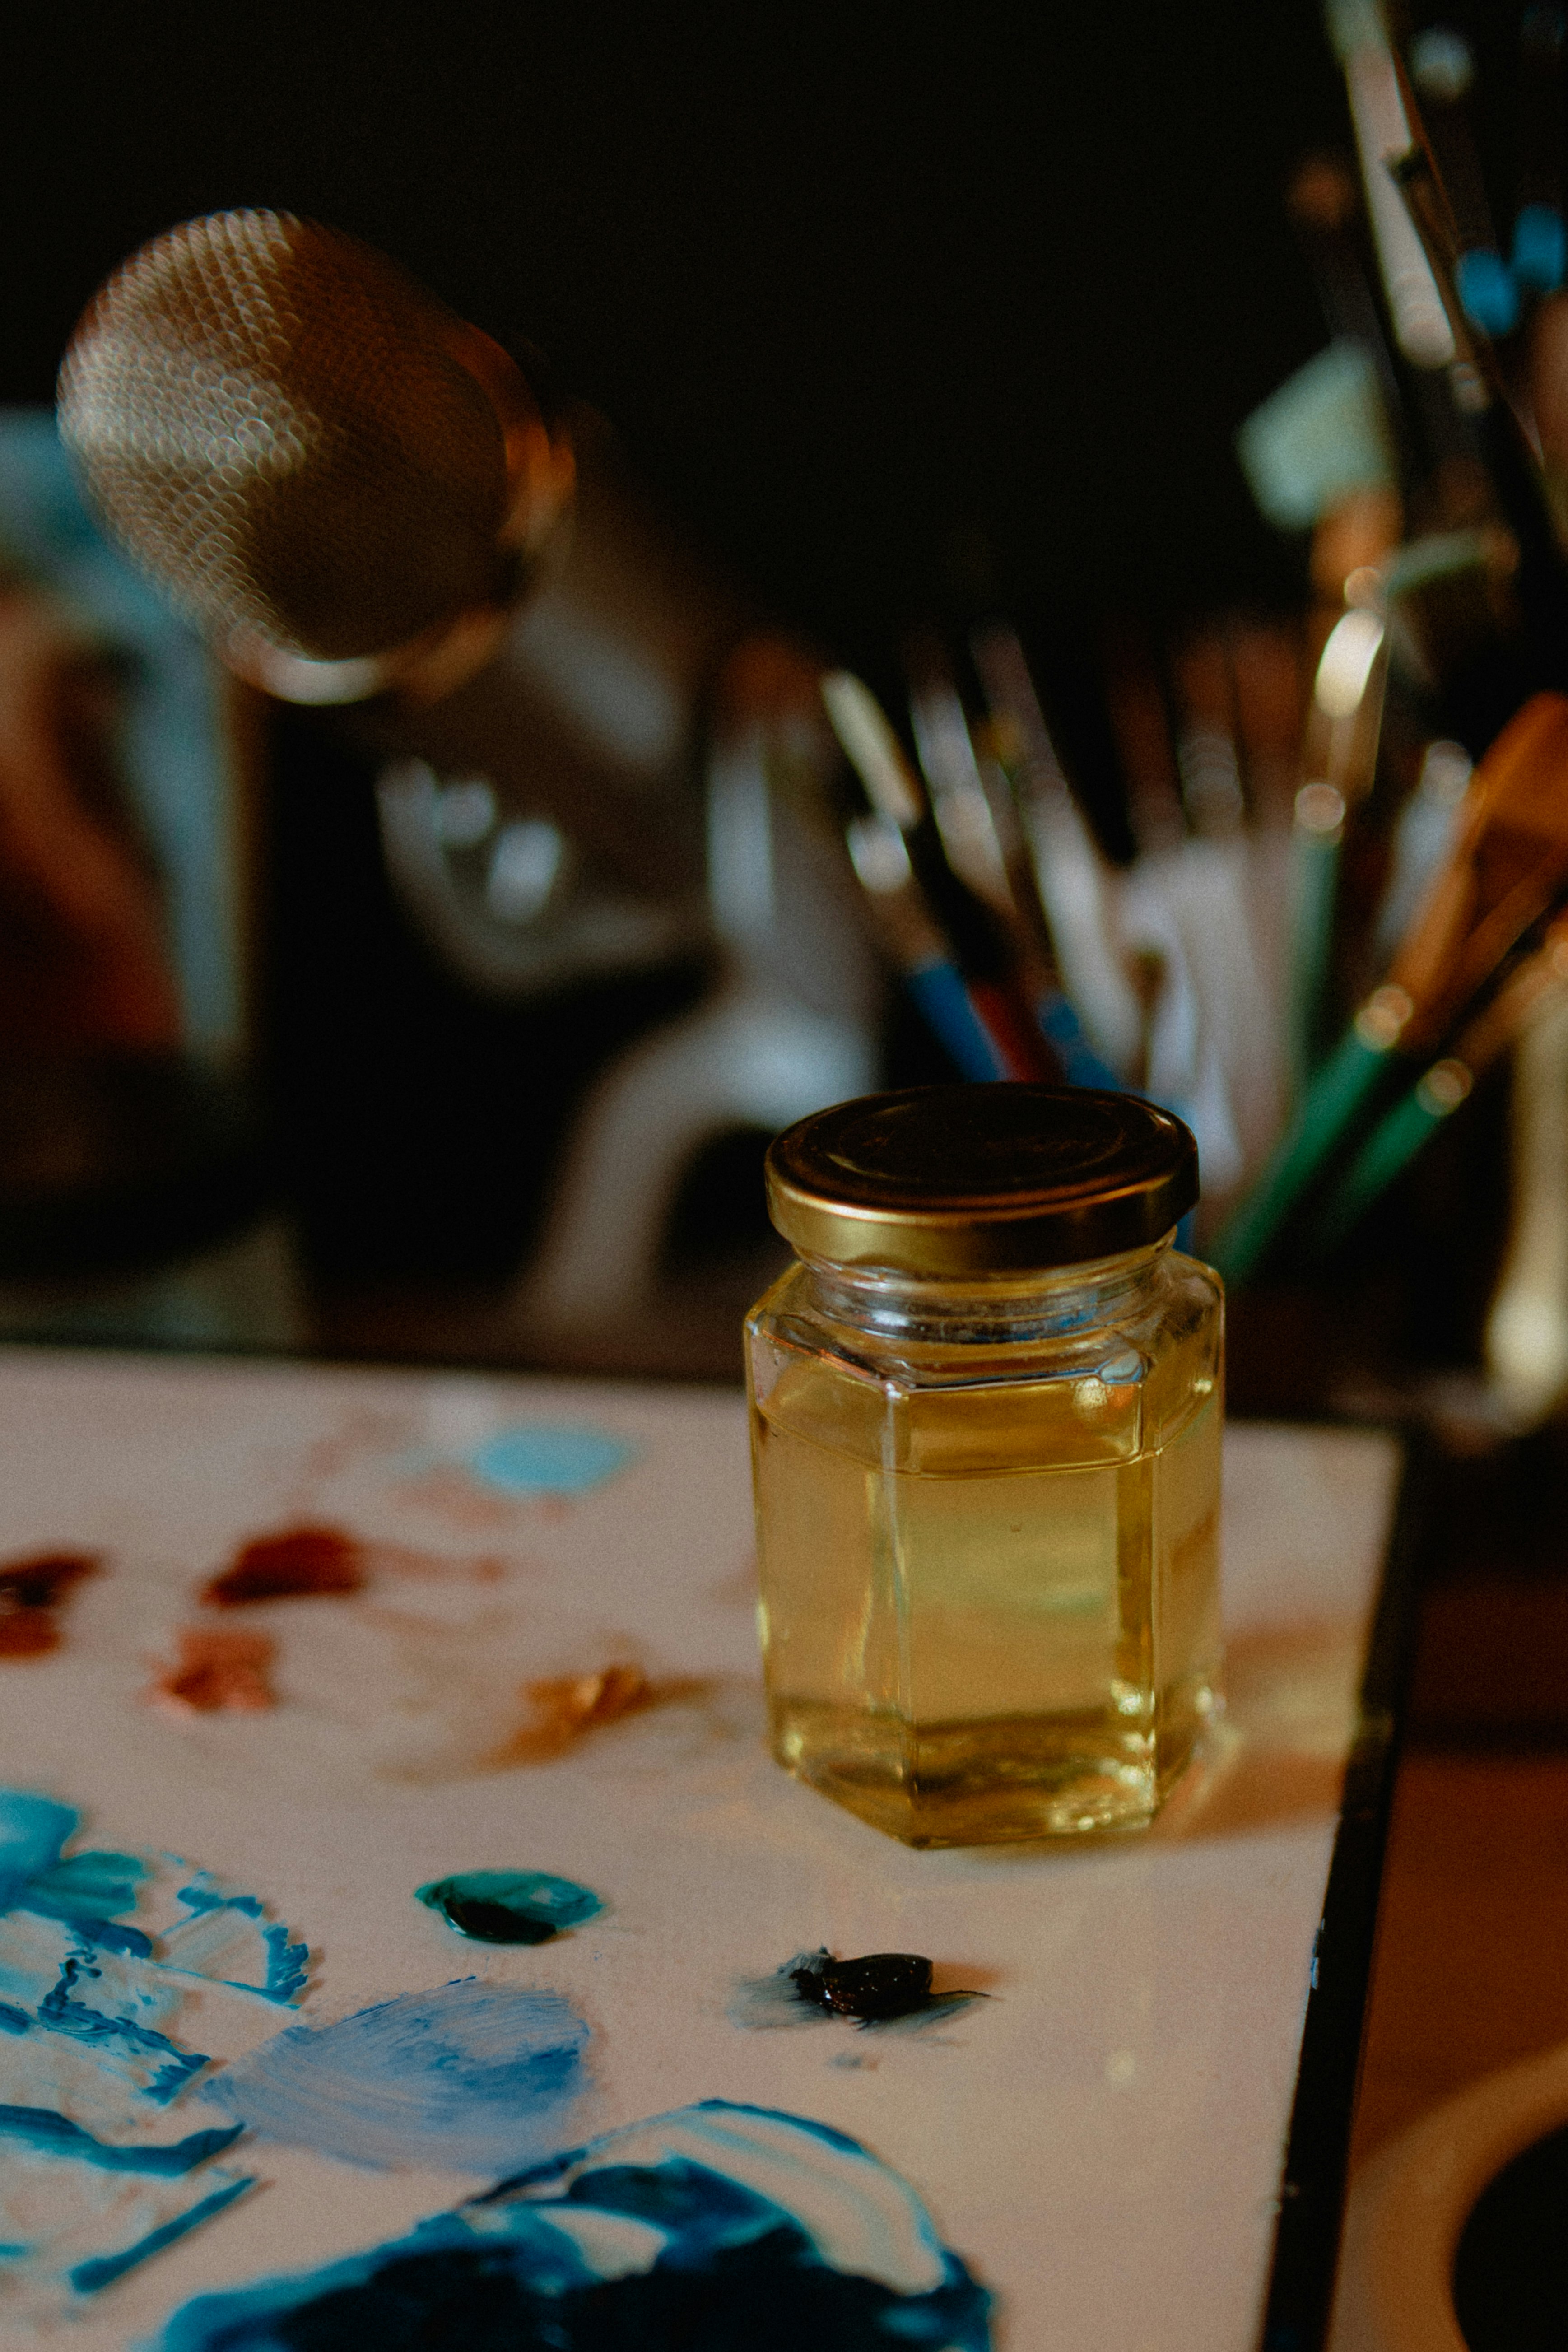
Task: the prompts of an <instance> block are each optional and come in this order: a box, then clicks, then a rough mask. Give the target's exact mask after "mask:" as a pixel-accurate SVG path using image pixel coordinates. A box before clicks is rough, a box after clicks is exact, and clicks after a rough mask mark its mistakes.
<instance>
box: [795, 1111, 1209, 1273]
mask: <svg viewBox="0 0 1568 2352" xmlns="http://www.w3.org/2000/svg"><path fill="white" fill-rule="evenodd" d="M767 1182H768V1213H769V1215H770V1216H771V1217H772V1219H773V1223H774V1224H775V1225H776V1226H777V1227H778V1230H779V1232H780V1233H781V1234H783V1235H784V1239H785V1240H786V1241H787V1242H790V1243H791V1244H793V1245H794V1246H795V1249H796V1250H798V1251H799V1252H800V1253H801V1255H803V1256H805V1257H814V1258H826V1259H828V1260H829V1261H831V1262H832V1263H834V1264H836V1265H865V1266H875V1265H884V1266H888V1267H890V1268H893V1269H896V1270H897V1271H899V1272H900V1273H904V1274H914V1275H948V1274H1006V1273H1020V1274H1021V1273H1026V1272H1027V1271H1028V1270H1029V1269H1030V1268H1032V1267H1045V1266H1057V1265H1077V1264H1079V1263H1080V1262H1082V1261H1083V1260H1086V1259H1089V1258H1100V1257H1114V1256H1116V1255H1118V1254H1119V1253H1120V1252H1121V1251H1123V1250H1132V1249H1142V1248H1145V1247H1147V1246H1148V1245H1149V1244H1151V1243H1153V1242H1157V1241H1158V1240H1160V1238H1161V1237H1162V1235H1163V1234H1168V1233H1169V1232H1170V1230H1171V1228H1172V1226H1173V1224H1174V1223H1176V1221H1177V1219H1178V1218H1179V1217H1182V1216H1184V1215H1185V1213H1186V1212H1187V1210H1189V1209H1190V1208H1191V1207H1192V1205H1193V1203H1194V1201H1195V1200H1196V1199H1197V1197H1198V1152H1197V1146H1196V1144H1195V1143H1194V1140H1193V1139H1192V1136H1191V1134H1190V1133H1189V1131H1188V1130H1187V1129H1186V1128H1184V1126H1183V1124H1182V1122H1181V1120H1180V1119H1179V1118H1172V1116H1171V1114H1170V1112H1169V1111H1164V1110H1158V1109H1156V1108H1155V1107H1154V1105H1153V1104H1152V1103H1149V1102H1144V1101H1142V1100H1141V1099H1140V1097H1137V1096H1136V1095H1121V1094H1109V1093H1103V1094H1102V1093H1100V1092H1098V1091H1096V1090H1093V1089H1091V1088H1089V1087H1037V1086H1028V1085H1023V1084H1001V1085H992V1086H967V1087H963V1086H955V1087H906V1088H905V1089H904V1090H903V1091H902V1092H900V1093H898V1094H886V1095H865V1096H862V1097H860V1099H859V1100H858V1101H856V1102H846V1103H837V1104H835V1106H834V1107H833V1108H832V1109H830V1110H819V1111H816V1112H814V1113H813V1115H812V1116H811V1118H803V1119H798V1120H797V1121H796V1122H795V1126H794V1127H791V1128H787V1129H785V1130H784V1134H783V1135H781V1136H779V1137H778V1138H777V1139H776V1140H775V1141H774V1142H773V1146H772V1148H771V1150H769V1152H768V1161H767Z"/></svg>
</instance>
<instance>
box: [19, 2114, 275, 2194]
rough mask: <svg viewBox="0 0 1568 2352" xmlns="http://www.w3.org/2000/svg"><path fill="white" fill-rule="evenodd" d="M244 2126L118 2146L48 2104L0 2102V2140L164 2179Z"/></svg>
mask: <svg viewBox="0 0 1568 2352" xmlns="http://www.w3.org/2000/svg"><path fill="white" fill-rule="evenodd" d="M244 2129H245V2126H244V2125H243V2124H229V2125H227V2126H215V2127H214V2128H213V2129H212V2130H211V2131H199V2132H188V2133H187V2134H186V2135H185V2137H184V2139H177V2140H171V2141H165V2142H164V2143H163V2146H161V2147H152V2146H148V2145H145V2144H144V2145H142V2146H141V2147H137V2146H135V2145H133V2144H132V2145H129V2146H122V2147H117V2146H116V2145H115V2144H114V2142H113V2141H111V2140H102V2139H95V2138H94V2137H93V2136H92V2134H91V2132H89V2131H84V2130H83V2128H82V2126H81V2125H80V2124H76V2123H72V2121H71V2119H70V2117H69V2116H62V2115H58V2114H57V2113H56V2111H55V2109H54V2108H53V2107H8V2106H0V2139H12V2140H18V2139H19V2140H21V2141H23V2142H24V2143H25V2144H26V2146H27V2147H36V2148H41V2149H42V2150H43V2152H44V2153H45V2155H47V2156H74V2157H75V2158H77V2159H78V2161H79V2162H80V2163H82V2164H91V2165H95V2166H96V2167H97V2168H98V2169H99V2170H100V2172H149V2173H153V2174H156V2175H158V2176H159V2177H161V2178H162V2179H167V2180H173V2179H178V2178H179V2177H180V2175H181V2174H183V2173H186V2172H194V2171H195V2168H196V2166H197V2165H198V2164H205V2162H206V2161H207V2158H209V2157H213V2156H216V2155H217V2153H218V2151H219V2150H220V2149H221V2148H226V2147H229V2146H230V2145H231V2143H232V2142H233V2141H235V2140H237V2138H238V2137H239V2135H240V2133H241V2132H242V2131H243V2130H244Z"/></svg>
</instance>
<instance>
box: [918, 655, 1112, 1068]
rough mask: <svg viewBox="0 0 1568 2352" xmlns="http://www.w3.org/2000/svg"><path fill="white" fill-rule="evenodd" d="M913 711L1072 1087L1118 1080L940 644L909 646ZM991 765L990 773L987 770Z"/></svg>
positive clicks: (951, 839)
mask: <svg viewBox="0 0 1568 2352" xmlns="http://www.w3.org/2000/svg"><path fill="white" fill-rule="evenodd" d="M910 673H911V677H910V720H911V723H912V725H913V728H914V735H915V743H916V748H917V750H918V751H919V754H920V761H921V770H922V771H923V772H924V775H925V779H926V782H927V783H928V784H929V785H930V787H931V809H932V814H933V815H934V817H935V820H936V825H937V830H938V832H939V833H940V835H941V836H942V846H943V848H944V849H945V851H946V853H947V857H948V862H949V864H950V865H951V866H952V867H953V869H954V871H955V872H956V873H957V874H958V875H959V877H960V878H961V879H962V880H963V881H965V882H967V883H968V884H969V886H970V887H971V888H972V889H973V891H974V892H975V894H976V896H977V897H979V898H982V899H984V902H985V904H986V905H987V906H989V907H990V908H991V909H992V912H993V913H994V915H995V917H996V919H997V920H998V922H999V923H1000V924H1001V926H1002V928H1003V930H1004V932H1005V935H1006V937H1007V939H1008V941H1009V945H1010V949H1011V953H1012V960H1013V964H1014V969H1015V971H1016V977H1017V981H1018V984H1019V986H1020V988H1021V990H1022V992H1023V993H1024V995H1025V996H1026V1000H1027V1002H1028V1003H1030V1004H1031V1005H1032V1006H1033V1008H1034V1014H1035V1020H1036V1023H1037V1025H1038V1027H1039V1030H1040V1033H1041V1034H1042V1035H1043V1036H1044V1038H1045V1039H1046V1041H1047V1045H1048V1046H1049V1047H1050V1048H1051V1050H1052V1052H1053V1053H1054V1055H1055V1056H1056V1058H1057V1059H1058V1061H1059V1063H1060V1064H1061V1066H1062V1071H1063V1074H1064V1076H1066V1078H1067V1081H1068V1085H1069V1086H1079V1087H1110V1088H1112V1089H1114V1088H1116V1087H1120V1085H1121V1079H1120V1078H1119V1077H1118V1076H1117V1074H1116V1072H1115V1071H1114V1070H1112V1069H1111V1068H1110V1067H1109V1066H1108V1065H1107V1064H1106V1063H1105V1062H1104V1061H1103V1060H1102V1058H1101V1057H1100V1055H1098V1054H1097V1053H1096V1052H1095V1050H1094V1046H1093V1045H1092V1043H1091V1042H1090V1040H1089V1036H1088V1034H1087V1033H1086V1031H1085V1029H1084V1026H1083V1024H1082V1022H1081V1021H1080V1019H1079V1014H1078V1010H1077V1008H1076V1006H1075V1005H1074V1004H1073V1003H1072V1002H1071V999H1070V998H1069V997H1068V995H1067V993H1066V992H1065V991H1064V989H1063V987H1062V984H1061V979H1060V975H1059V972H1058V968H1057V961H1056V956H1055V952H1054V944H1053V941H1052V939H1051V932H1050V925H1049V922H1048V919H1047V916H1046V913H1045V909H1044V907H1043V905H1042V903H1041V899H1040V896H1039V892H1038V890H1037V886H1036V878H1035V870H1034V866H1033V863H1032V861H1031V858H1030V855H1029V846H1028V843H1027V841H1026V837H1025V834H1024V829H1023V825H1022V824H1021V822H1020V819H1019V814H1018V809H1017V805H1016V802H1015V800H1014V798H1013V795H1012V792H1011V790H1010V788H1009V784H1008V780H1007V777H1006V774H1005V771H1004V769H1003V767H1002V765H1001V763H1000V762H998V761H995V760H993V759H990V758H989V757H987V758H986V759H985V760H984V763H983V761H982V757H981V754H980V752H979V751H978V750H977V747H976V745H975V741H974V738H973V733H972V731H971V729H970V724H969V718H968V714H967V712H966V711H965V709H964V707H963V700H962V698H961V697H960V695H959V692H958V688H957V686H956V685H955V683H954V681H953V677H952V671H951V670H950V669H949V667H948V666H947V663H946V660H945V657H944V656H943V654H942V648H941V646H940V645H939V644H937V642H936V641H935V640H934V639H932V638H931V637H929V636H928V637H921V638H918V639H916V640H915V641H914V642H913V643H912V644H911V646H910ZM987 771H989V778H988V775H987Z"/></svg>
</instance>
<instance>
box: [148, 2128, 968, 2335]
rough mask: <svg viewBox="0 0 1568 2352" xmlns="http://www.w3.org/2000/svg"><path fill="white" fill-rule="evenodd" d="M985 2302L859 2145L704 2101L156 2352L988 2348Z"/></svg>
mask: <svg viewBox="0 0 1568 2352" xmlns="http://www.w3.org/2000/svg"><path fill="white" fill-rule="evenodd" d="M989 2305H990V2298H989V2296H988V2295H987V2294H986V2293H985V2290H984V2288H983V2287H982V2286H980V2285H979V2284H977V2282H976V2281H975V2280H974V2279H973V2277H972V2275H971V2274H970V2273H969V2271H968V2270H967V2268H966V2267H965V2265H964V2264H963V2262H962V2261H961V2260H960V2259H959V2257H958V2256H957V2255H956V2254H954V2253H952V2252H949V2251H948V2250H947V2249H946V2248H945V2247H944V2246H942V2243H941V2242H940V2241H939V2239H938V2238H937V2235H936V2232H935V2231H934V2230H933V2228H932V2226H931V2221H930V2218H929V2216H928V2215H927V2214H926V2212H925V2210H924V2208H923V2207H922V2206H921V2202H920V2200H919V2199H918V2198H917V2197H916V2195H915V2193H914V2191H913V2189H910V2186H909V2184H908V2182H907V2181H904V2180H902V2179H900V2177H899V2175H898V2174H897V2173H895V2172H893V2171H892V2170H890V2168H889V2167H887V2166H886V2165H883V2164H881V2163H879V2160H878V2159H877V2158H875V2157H873V2156H872V2155H870V2154H869V2152H868V2150H867V2149H865V2148H863V2147H861V2146H860V2145H859V2143H858V2141H856V2140H853V2139H850V2138H849V2137H847V2135H846V2134H844V2133H842V2132H837V2131H834V2130H832V2129H830V2128H829V2127H828V2126H826V2125H823V2124H816V2123H810V2122H807V2121H805V2119H804V2118H802V2117H800V2116H788V2115H783V2114H779V2113H777V2112H775V2111H773V2110H771V2109H768V2108H764V2107H748V2106H738V2105H731V2104H730V2103H729V2102H728V2101H725V2100H720V2099H710V2100H705V2101H703V2102H702V2104H701V2105H698V2106H694V2107H685V2108H681V2109H679V2110H678V2111H677V2112H676V2113H675V2114H673V2115H669V2116H658V2117H656V2118H655V2119H654V2120H653V2121H652V2122H650V2123H646V2124H636V2125H633V2126H631V2127H630V2128H629V2129H628V2130H626V2131H618V2132H612V2133H610V2134H608V2135H607V2137H605V2138H603V2139H600V2140H595V2141H594V2142H592V2143H590V2145H589V2146H588V2147H584V2148H581V2149H579V2150H577V2151H576V2152H575V2153H574V2154H573V2155H571V2156H567V2157H563V2158H559V2159H557V2161H556V2162H554V2163H553V2164H551V2165H547V2166H542V2167H540V2168H537V2169H535V2170H534V2171H532V2172H530V2173H527V2174H525V2175H523V2176H522V2177H521V2179H515V2180H511V2181H507V2182H503V2183H502V2185H501V2187H500V2188H499V2189H494V2190H492V2191H491V2192H490V2193H489V2196H487V2197H485V2198H482V2199H478V2200H474V2201H473V2202H472V2203H470V2204H468V2205H466V2206H461V2207H459V2208H458V2210H457V2211H456V2212H452V2213H444V2214H438V2215H437V2216H436V2217H435V2218H434V2219H432V2220H430V2221H423V2222H421V2223H420V2224H419V2226H418V2227H417V2228H416V2230H414V2231H412V2232H411V2233H410V2234H409V2235H408V2236H407V2237H405V2238H401V2239H397V2240H395V2241H393V2242H391V2243H390V2244H388V2245H384V2246H380V2247H376V2248H374V2249H373V2250H371V2251H370V2252H366V2253H363V2254H358V2255H353V2256H351V2257H350V2258H349V2259H348V2260H347V2261H345V2262H339V2263H331V2264H329V2265H327V2266H326V2267H325V2268H324V2269H321V2270H319V2271H315V2272H311V2273H305V2274H303V2275H301V2276H299V2277H295V2278H292V2279H279V2280H272V2281H263V2282H261V2283H260V2284H257V2285H255V2286H251V2287H247V2288H242V2289H241V2290H239V2291H238V2292H237V2293H231V2294H214V2295H202V2296H199V2297H198V2298H197V2299H196V2300H195V2302H193V2303H189V2304H187V2305H185V2306H184V2309H183V2310H182V2311H179V2312H176V2314H175V2315H174V2318H173V2319H171V2320H170V2322H169V2323H168V2326H166V2327H165V2329H164V2331H163V2336H162V2338H161V2339H160V2344H159V2347H158V2352H327V2347H342V2346H366V2347H368V2346H372V2345H374V2346H377V2347H392V2346H395V2345H405V2346H407V2345H413V2344H419V2343H422V2344H437V2343H441V2344H448V2343H449V2344H453V2345H458V2344H460V2345H461V2346H462V2347H464V2352H523V2347H527V2346H539V2347H544V2346H549V2347H552V2352H626V2347H629V2346H632V2345H636V2346H637V2347H638V2352H734V2347H737V2346H742V2345H743V2346H744V2347H746V2352H807V2347H808V2352H875V2347H878V2346H886V2347H888V2352H899V2347H904V2352H908V2347H921V2346H923V2347H929V2352H988V2347H989V2345H990V2340H991V2338H990V2329H989V2326H988V2324H987V2312H988V2310H989Z"/></svg>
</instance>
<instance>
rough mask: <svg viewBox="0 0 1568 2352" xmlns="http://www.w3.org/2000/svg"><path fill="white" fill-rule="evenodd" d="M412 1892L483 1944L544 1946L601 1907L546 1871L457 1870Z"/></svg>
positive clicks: (589, 1893) (587, 1891)
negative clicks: (553, 1937)
mask: <svg viewBox="0 0 1568 2352" xmlns="http://www.w3.org/2000/svg"><path fill="white" fill-rule="evenodd" d="M414 1892H415V1895H416V1898H417V1900H418V1901H419V1902H421V1903H425V1904H427V1905H428V1906H429V1907H430V1909H431V1910H432V1911H438V1912H439V1913H440V1915H441V1916H442V1918H443V1919H445V1920H446V1922H447V1926H448V1927H455V1928H456V1929H457V1931H458V1935H459V1936H469V1937H473V1938H474V1940H475V1941H476V1942H478V1943H481V1944H547V1943H549V1941H550V1939H551V1937H552V1936H559V1935H560V1934H561V1933H562V1931H563V1928H567V1927H582V1925H583V1924H584V1920H588V1919H596V1918H597V1917H598V1916H599V1913H600V1912H601V1911H602V1910H603V1909H604V1907H605V1906H604V1904H603V1902H602V1901H601V1899H600V1898H599V1896H598V1895H595V1892H594V1890H593V1888H592V1887H591V1886H579V1885H578V1884H577V1882H576V1880H575V1879H573V1878H552V1876H551V1874H550V1873H549V1872H548V1871H547V1870H459V1871H457V1872H455V1873H454V1874H453V1875H452V1876H451V1877H450V1878H435V1879H432V1880H431V1882H430V1884H429V1885H427V1886H416V1888H415V1890H414Z"/></svg>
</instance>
